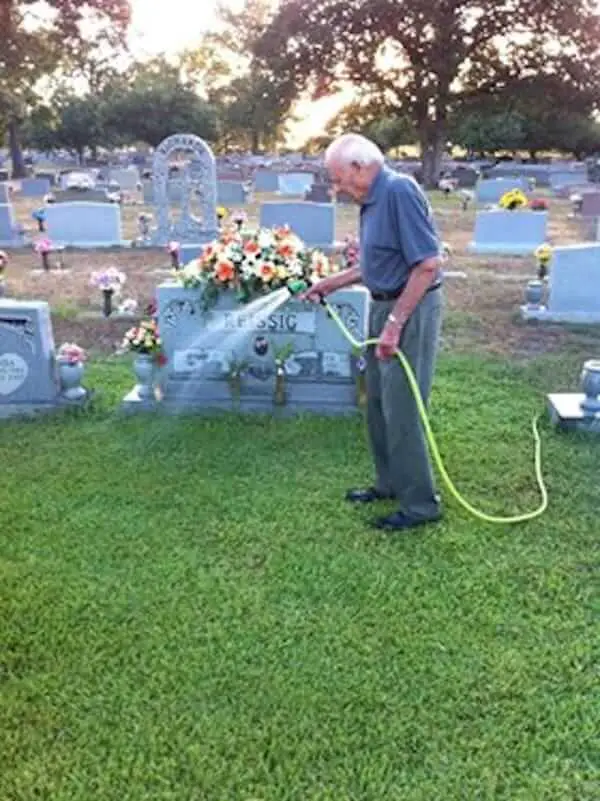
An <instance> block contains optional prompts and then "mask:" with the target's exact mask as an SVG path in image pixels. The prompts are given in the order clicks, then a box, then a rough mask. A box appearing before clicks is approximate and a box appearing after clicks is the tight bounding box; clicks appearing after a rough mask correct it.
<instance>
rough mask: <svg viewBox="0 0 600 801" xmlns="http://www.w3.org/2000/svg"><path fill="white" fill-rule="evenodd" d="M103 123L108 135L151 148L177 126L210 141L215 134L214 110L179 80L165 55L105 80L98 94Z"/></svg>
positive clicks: (188, 84)
mask: <svg viewBox="0 0 600 801" xmlns="http://www.w3.org/2000/svg"><path fill="white" fill-rule="evenodd" d="M102 103H103V108H104V115H105V116H104V124H105V127H106V130H107V131H110V132H111V134H112V137H113V138H120V139H121V140H122V141H123V142H126V143H132V142H135V141H139V142H145V143H146V144H148V145H150V146H152V147H156V146H157V145H159V144H160V142H161V141H162V140H163V139H165V138H166V137H167V136H170V135H171V134H174V133H181V132H182V131H185V132H189V133H195V134H197V135H198V136H201V137H202V138H204V139H207V140H208V141H209V142H211V141H215V139H216V137H217V115H216V111H215V110H214V109H213V108H212V106H211V105H209V104H208V103H207V102H206V101H205V100H203V99H202V98H201V97H199V95H198V94H197V93H196V91H195V89H194V87H193V86H192V85H191V83H187V82H184V81H183V80H182V78H181V76H180V72H179V68H178V67H177V66H174V65H172V64H170V63H169V62H168V61H166V59H164V58H156V59H154V60H152V61H150V62H147V63H143V64H134V65H133V66H132V67H131V68H130V69H129V71H128V72H127V73H126V74H125V75H123V76H119V77H118V79H117V80H116V81H113V82H110V83H109V84H108V85H107V87H106V88H105V90H104V92H103V95H102Z"/></svg>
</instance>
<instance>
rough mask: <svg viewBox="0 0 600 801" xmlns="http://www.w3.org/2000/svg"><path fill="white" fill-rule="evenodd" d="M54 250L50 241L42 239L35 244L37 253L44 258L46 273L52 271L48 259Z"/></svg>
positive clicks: (43, 265) (43, 264)
mask: <svg viewBox="0 0 600 801" xmlns="http://www.w3.org/2000/svg"><path fill="white" fill-rule="evenodd" d="M53 249H54V248H53V245H52V242H51V241H50V240H49V239H40V240H38V241H37V242H36V243H35V252H36V253H37V254H38V255H39V256H41V257H42V267H43V268H44V270H46V271H48V270H49V269H50V262H49V260H48V257H49V255H50V253H52V250H53Z"/></svg>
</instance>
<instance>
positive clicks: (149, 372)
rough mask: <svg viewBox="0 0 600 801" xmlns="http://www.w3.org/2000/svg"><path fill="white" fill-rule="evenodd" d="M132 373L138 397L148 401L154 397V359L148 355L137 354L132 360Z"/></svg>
mask: <svg viewBox="0 0 600 801" xmlns="http://www.w3.org/2000/svg"><path fill="white" fill-rule="evenodd" d="M133 372H134V374H135V377H136V379H137V385H136V390H137V393H138V397H139V398H140V399H143V400H150V399H154V398H155V397H156V391H155V386H154V385H155V380H156V359H155V357H154V356H153V355H152V354H150V353H138V354H137V355H136V357H135V359H134V360H133Z"/></svg>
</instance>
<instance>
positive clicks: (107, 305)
mask: <svg viewBox="0 0 600 801" xmlns="http://www.w3.org/2000/svg"><path fill="white" fill-rule="evenodd" d="M113 295H114V290H113V289H103V290H102V314H103V315H104V316H105V317H110V315H111V314H112V312H113V305H112V302H113Z"/></svg>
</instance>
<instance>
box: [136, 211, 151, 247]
mask: <svg viewBox="0 0 600 801" xmlns="http://www.w3.org/2000/svg"><path fill="white" fill-rule="evenodd" d="M151 222H152V215H151V214H147V213H145V212H142V213H141V214H140V215H139V216H138V228H139V232H140V238H141V239H142V241H145V240H146V239H148V237H149V236H150V223H151Z"/></svg>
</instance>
